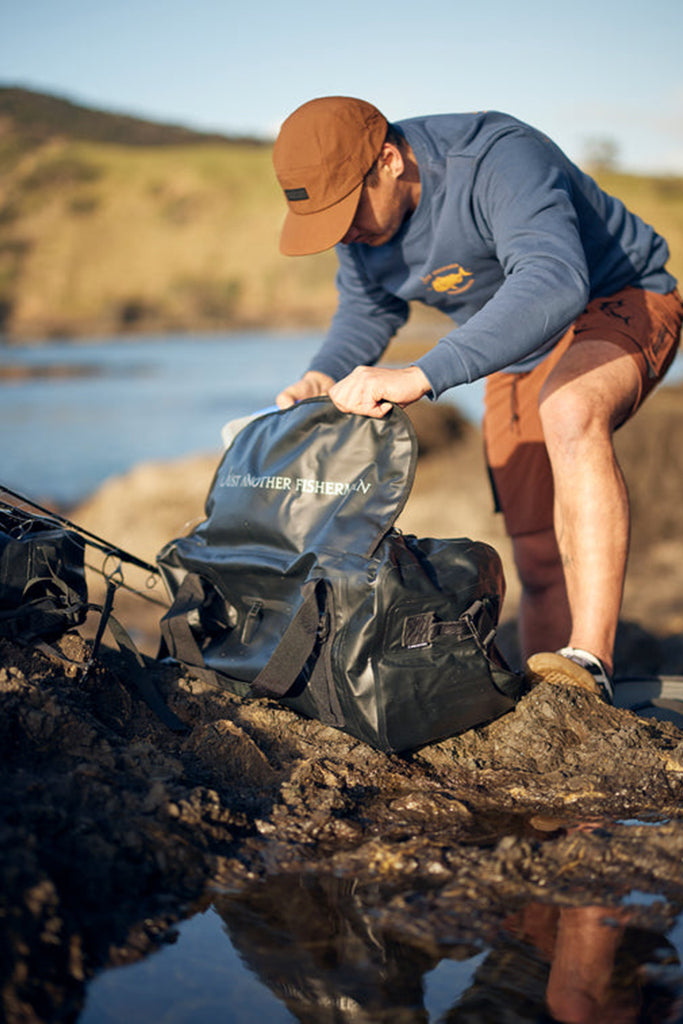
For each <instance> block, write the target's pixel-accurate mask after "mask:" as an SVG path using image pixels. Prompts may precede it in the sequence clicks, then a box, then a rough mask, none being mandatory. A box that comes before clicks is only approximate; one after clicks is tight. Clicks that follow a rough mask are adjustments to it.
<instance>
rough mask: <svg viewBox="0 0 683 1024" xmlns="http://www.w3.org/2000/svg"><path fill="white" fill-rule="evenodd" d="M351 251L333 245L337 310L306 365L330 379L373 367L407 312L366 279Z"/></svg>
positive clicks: (348, 247) (399, 301) (398, 301)
mask: <svg viewBox="0 0 683 1024" xmlns="http://www.w3.org/2000/svg"><path fill="white" fill-rule="evenodd" d="M354 248H355V247H354V246H352V245H338V246H337V257H338V259H339V269H338V271H337V293H338V296H339V300H338V305H337V311H336V313H335V315H334V317H333V318H332V323H331V325H330V329H329V331H328V332H327V336H326V338H325V341H324V342H323V345H322V347H321V348H320V349H319V351H318V352H317V354H316V355H315V357H314V358H313V361H312V362H311V364H310V366H309V370H319V371H321V372H322V373H327V374H329V376H330V377H332V378H333V379H334V380H341V379H342V377H345V376H346V375H347V374H348V373H351V371H352V370H354V369H355V368H356V366H373V365H374V364H375V363H376V362H377V360H378V359H379V358H380V356H381V355H382V353H383V352H384V350H385V348H386V347H387V345H388V344H389V342H390V341H391V339H392V337H393V336H394V334H395V333H396V331H397V330H398V329H399V327H402V326H403V324H404V323H405V322H406V320H407V319H408V313H409V306H408V303H407V302H405V301H404V300H403V299H400V298H398V297H397V296H395V295H392V294H390V293H389V292H387V291H385V290H384V289H383V288H381V287H380V286H379V285H377V284H374V283H373V282H371V281H370V280H369V279H368V276H367V275H366V274H365V272H364V270H363V266H362V263H361V261H360V259H359V258H358V257H357V256H356V255H355V253H354Z"/></svg>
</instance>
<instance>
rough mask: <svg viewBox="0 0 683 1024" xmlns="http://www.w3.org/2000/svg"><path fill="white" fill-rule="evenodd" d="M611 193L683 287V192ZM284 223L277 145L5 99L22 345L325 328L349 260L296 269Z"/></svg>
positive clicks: (2, 199) (629, 179) (625, 186)
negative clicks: (638, 218) (640, 224)
mask: <svg viewBox="0 0 683 1024" xmlns="http://www.w3.org/2000/svg"><path fill="white" fill-rule="evenodd" d="M601 178H602V183H603V184H604V185H605V187H607V188H608V189H609V190H611V191H613V192H614V193H616V194H617V195H619V196H621V197H622V198H623V199H624V200H625V201H626V202H627V204H628V205H629V206H631V208H632V209H634V210H635V211H636V212H638V213H640V214H641V215H642V216H643V217H644V218H645V219H646V220H647V221H649V222H650V223H652V224H653V225H654V226H655V227H656V228H657V229H658V230H660V231H661V232H662V233H664V234H665V235H666V237H667V238H668V240H669V243H670V246H671V250H672V261H671V267H672V270H673V272H674V273H677V274H678V276H679V277H683V178H682V179H678V178H677V179H671V178H667V179H663V178H639V177H634V176H627V175H620V174H615V173H613V172H612V173H609V174H608V173H605V174H604V175H602V176H601ZM283 216H284V203H283V200H282V195H281V192H280V190H279V187H278V185H277V182H276V180H275V177H274V174H273V171H272V165H271V148H270V145H269V144H266V143H264V142H258V141H257V140H248V139H241V140H234V139H228V138H224V137H221V136H218V135H206V134H204V135H202V134H201V133H196V132H191V131H189V130H188V129H185V128H180V127H177V126H164V125H155V124H153V123H151V122H145V121H140V120H138V119H135V118H129V117H126V116H123V115H116V114H105V113H102V112H99V111H92V110H87V109H86V108H83V107H79V106H77V105H75V104H72V103H70V102H69V101H66V100H60V99H57V98H55V97H49V96H42V95H40V94H36V93H30V92H28V91H27V90H20V89H0V331H2V332H4V334H5V336H6V337H7V338H8V339H9V340H12V341H14V340H17V341H19V340H27V339H33V338H50V337H70V336H84V335H88V336H96V335H107V334H118V333H121V332H126V331H130V332H143V331H144V332H149V331H167V330H174V331H182V330H215V329H230V328H239V327H250V326H254V327H256V326H268V327H280V326H282V327H286V326H292V325H297V326H321V325H322V324H324V323H325V321H326V320H327V318H328V317H329V315H330V313H331V311H332V309H333V306H334V267H335V258H334V255H333V254H332V253H325V254H322V255H320V256H312V257H305V258H299V259H291V258H286V257H283V256H281V255H280V254H279V251H278V246H277V239H278V234H279V229H280V224H281V222H282V218H283ZM421 322H424V321H421ZM429 333H430V334H432V335H433V333H434V332H429Z"/></svg>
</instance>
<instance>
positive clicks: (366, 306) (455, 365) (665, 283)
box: [309, 112, 676, 397]
mask: <svg viewBox="0 0 683 1024" xmlns="http://www.w3.org/2000/svg"><path fill="white" fill-rule="evenodd" d="M397 127H398V128H399V129H400V131H401V132H402V133H403V134H404V135H405V137H406V139H407V141H408V142H409V144H410V146H411V147H412V150H413V153H414V154H415V158H416V160H417V164H418V168H419V174H420V183H421V195H420V201H419V204H418V206H417V209H416V210H415V211H414V212H413V214H412V216H411V217H409V218H408V219H407V220H406V221H405V222H404V224H403V226H402V227H401V229H400V230H399V231H398V233H397V234H396V235H395V236H394V237H393V238H392V239H391V240H390V241H389V242H387V243H386V244H384V245H382V246H379V247H377V248H373V247H372V246H368V245H363V244H353V245H339V246H337V255H338V258H339V270H338V275H337V288H338V293H339V305H338V309H337V312H336V314H335V316H334V318H333V320H332V324H331V326H330V330H329V332H328V335H327V338H326V340H325V342H324V344H323V346H322V348H321V349H320V351H319V352H318V354H317V355H316V357H315V358H314V360H313V362H312V363H311V366H310V367H309V369H313V370H320V371H322V372H324V373H327V374H329V375H330V376H331V377H333V378H334V379H335V380H340V379H341V378H342V377H344V376H346V374H347V373H350V371H351V370H352V369H354V367H355V366H358V365H373V364H374V363H376V362H377V360H378V359H379V358H380V356H381V355H382V353H383V352H384V350H385V348H386V346H387V345H388V343H389V341H390V340H391V338H392V336H393V335H394V334H395V333H396V331H397V330H398V328H399V327H400V326H401V325H402V324H403V323H405V321H406V320H407V318H408V312H409V306H408V302H409V301H411V300H418V301H421V302H423V303H426V304H427V305H429V306H435V307H437V308H438V309H440V310H442V311H443V312H444V313H446V314H447V315H448V316H449V317H450V318H451V319H452V320H453V322H454V325H455V326H454V329H453V330H451V331H450V333H448V334H447V335H446V336H445V337H443V338H442V339H441V340H440V341H439V343H438V344H436V345H435V346H434V348H433V349H431V351H429V352H428V353H427V354H426V355H424V356H422V357H421V358H420V359H419V360H417V365H418V366H420V367H421V368H422V370H423V371H424V373H425V374H426V376H427V378H428V380H429V382H430V384H431V387H432V393H433V395H434V396H435V397H436V396H438V395H440V394H441V393H442V392H443V391H445V390H446V389H448V388H451V387H453V386H455V385H457V384H462V383H465V382H468V381H472V380H475V379H477V378H478V377H484V376H486V375H488V374H490V373H493V372H495V371H496V370H501V369H506V370H508V371H511V372H521V371H525V370H529V369H531V368H532V367H534V366H535V365H536V364H537V363H539V362H540V361H541V359H542V358H543V357H544V355H546V353H547V352H548V351H549V350H550V349H551V348H552V347H553V345H554V344H555V343H556V342H557V341H558V340H559V338H560V337H561V336H562V334H563V333H564V332H565V331H566V329H567V328H568V327H569V325H570V324H571V323H572V322H573V320H575V318H576V317H577V316H578V315H579V314H580V313H581V312H582V311H583V310H584V309H585V306H586V303H587V302H588V301H589V299H592V298H594V297H596V296H608V295H612V294H614V293H615V292H616V291H619V289H621V288H624V287H626V286H627V285H632V286H635V287H638V288H644V289H649V290H651V291H655V292H659V293H662V294H666V293H667V292H670V291H672V290H673V289H674V288H675V287H676V281H675V279H674V278H673V277H671V275H670V274H668V273H667V271H666V270H665V264H666V261H667V259H668V255H669V251H668V247H667V244H666V242H665V241H664V239H663V238H661V236H659V235H658V234H657V233H656V232H655V231H654V230H653V229H652V228H651V227H650V226H649V225H647V224H645V223H644V222H643V221H642V220H640V218H639V217H636V216H635V215H634V214H632V213H630V212H629V211H628V210H627V209H626V207H625V206H624V205H623V203H621V202H620V201H619V200H618V199H615V198H614V197H612V196H610V195H608V194H607V193H606V192H603V191H602V190H601V189H600V188H599V187H598V185H597V184H596V183H595V181H593V179H592V178H590V177H589V176H588V175H586V174H584V173H583V172H582V171H581V170H579V168H578V167H576V166H575V165H574V164H573V163H572V162H571V161H570V160H569V159H568V158H567V157H566V156H565V155H564V154H563V153H562V151H561V150H560V149H558V147H557V146H556V145H554V143H552V142H551V141H550V140H549V139H548V138H546V136H544V135H543V134H541V133H540V132H538V131H536V130H535V129H533V128H531V127H529V126H528V125H525V124H523V123H522V122H520V121H517V120H516V119H515V118H512V117H509V116H508V115H506V114H501V113H496V112H488V113H477V114H442V115H436V116H433V117H420V118H413V119H411V120H407V121H401V122H399V123H398V125H397Z"/></svg>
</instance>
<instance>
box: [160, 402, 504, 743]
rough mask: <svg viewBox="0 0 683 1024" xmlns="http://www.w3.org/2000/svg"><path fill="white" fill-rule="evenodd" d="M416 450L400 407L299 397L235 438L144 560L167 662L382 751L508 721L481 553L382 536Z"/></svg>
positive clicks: (498, 575)
mask: <svg viewBox="0 0 683 1024" xmlns="http://www.w3.org/2000/svg"><path fill="white" fill-rule="evenodd" d="M416 453H417V442H416V438H415V434H414V431H413V428H412V425H411V423H410V420H409V419H408V417H407V416H406V415H405V413H403V412H402V410H400V409H398V408H395V409H393V410H392V412H391V413H390V414H389V415H388V416H386V417H384V418H383V419H381V420H376V419H371V418H368V417H362V416H356V415H352V414H344V413H341V412H339V411H338V410H337V409H336V407H335V406H334V405H333V404H332V403H331V402H330V401H329V400H328V399H311V400H308V401H305V402H301V403H299V404H298V405H296V406H294V407H293V408H291V409H287V410H283V411H277V412H273V413H268V414H267V415H264V416H262V417H259V418H257V419H255V420H253V421H251V422H250V423H248V424H247V425H246V426H245V427H244V428H243V429H242V430H241V431H240V432H239V433H238V434H237V435H236V437H235V438H234V439H233V441H232V444H231V445H230V447H229V448H228V450H227V451H226V453H225V455H224V457H223V459H222V461H221V463H220V465H219V467H218V470H217V472H216V475H215V477H214V480H213V483H212V485H211V488H210V492H209V496H208V498H207V503H206V519H205V521H204V522H202V523H201V524H200V525H199V526H198V527H197V528H196V529H195V530H194V531H193V532H192V533H191V534H190V535H189V536H188V537H182V538H179V539H177V540H174V541H172V542H171V543H170V544H168V545H166V547H165V548H164V549H163V550H162V551H161V552H160V553H159V556H158V564H159V567H160V569H161V572H162V574H163V576H164V579H165V580H166V583H167V586H168V589H169V591H170V593H171V596H172V598H173V604H172V607H171V609H170V610H169V612H168V613H167V615H166V616H165V617H164V619H163V620H162V633H163V636H164V644H165V653H168V654H170V656H171V657H174V658H177V659H178V660H179V661H183V662H185V663H186V664H188V665H191V666H193V667H194V668H195V669H196V670H197V671H198V672H199V673H201V674H205V675H206V674H207V673H208V674H209V675H210V677H211V678H212V679H213V680H214V681H215V682H217V683H218V684H219V685H224V686H225V687H226V688H228V689H231V690H233V691H234V692H236V693H238V694H241V695H243V696H246V697H255V696H263V695H268V696H271V697H276V698H278V699H280V700H281V701H282V702H283V703H284V704H286V705H288V706H289V707H292V708H294V709H295V710H298V711H300V712H302V713H304V714H307V715H310V716H312V717H316V718H319V719H321V720H322V721H323V722H326V723H327V724H329V725H334V726H336V727H339V728H342V729H344V730H346V731H347V732H350V733H352V734H353V735H355V736H358V737H359V738H360V739H363V740H365V741H366V742H368V743H370V744H372V745H373V746H375V747H378V748H380V749H383V750H406V749H409V748H412V747H417V746H420V745H422V744H424V743H428V742H431V741H433V740H435V739H440V738H443V737H444V736H447V735H452V734H454V733H457V732H460V731H462V730H463V729H467V728H470V727H471V726H473V725H476V724H479V723H481V722H484V721H488V720H490V719H492V718H495V717H496V716H497V715H499V714H502V713H503V712H504V711H507V710H509V709H510V708H511V707H513V706H514V703H515V700H516V698H517V697H518V695H519V693H520V692H521V679H520V677H518V676H517V675H516V674H514V673H512V672H510V671H509V670H508V669H507V668H506V667H505V665H504V664H503V661H502V659H501V658H500V656H499V654H498V653H497V651H496V648H495V642H494V636H495V627H496V624H497V621H498V615H499V612H500V607H501V604H502V600H503V595H504V580H503V573H502V567H501V564H500V559H499V557H498V555H497V553H496V552H495V551H494V549H493V548H491V547H489V546H488V545H486V544H481V543H479V542H476V541H471V540H469V539H467V538H460V539H458V540H418V539H417V538H415V537H404V536H402V535H401V534H399V533H398V532H397V531H396V530H395V529H394V528H393V524H394V521H395V519H396V517H397V516H398V515H399V513H400V511H401V510H402V508H403V506H404V504H405V501H406V500H407V498H408V495H409V493H410V488H411V486H412V483H413V476H414V471H415V463H416V458H417V454H416Z"/></svg>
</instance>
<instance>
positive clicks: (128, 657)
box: [83, 580, 190, 733]
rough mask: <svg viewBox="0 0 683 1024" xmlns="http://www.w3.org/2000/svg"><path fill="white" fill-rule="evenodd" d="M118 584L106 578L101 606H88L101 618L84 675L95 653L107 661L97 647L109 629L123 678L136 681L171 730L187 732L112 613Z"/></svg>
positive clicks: (95, 656)
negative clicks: (122, 668)
mask: <svg viewBox="0 0 683 1024" xmlns="http://www.w3.org/2000/svg"><path fill="white" fill-rule="evenodd" d="M117 586H118V584H117V583H116V582H115V581H113V580H110V581H109V583H108V585H107V592H106V594H105V598H104V605H103V606H102V608H98V607H97V606H96V605H90V607H91V608H94V609H96V610H97V611H99V612H100V620H99V622H98V624H97V632H96V634H95V639H94V641H93V646H92V652H91V655H90V661H89V662H88V664H87V665H86V668H85V672H84V676H83V678H86V677H87V675H88V673H89V672H91V671H92V669H93V667H94V664H95V660H96V658H97V657H98V656H99V657H100V660H105V661H106V657H103V652H102V651H101V650H100V648H101V643H102V637H103V636H104V632H105V630H106V629H108V630H109V632H110V633H111V635H112V637H113V638H114V641H115V643H116V646H117V647H118V649H119V653H120V655H121V658H122V660H123V663H124V665H125V681H127V680H130V681H131V682H133V683H134V684H135V686H136V687H137V690H138V692H139V694H140V696H141V697H142V699H143V700H144V702H145V703H146V704H147V706H148V707H149V708H151V710H152V711H153V712H154V713H155V714H156V716H157V718H159V719H160V720H161V721H162V722H163V723H164V725H166V726H167V727H168V728H169V729H171V730H172V731H173V732H177V733H188V732H189V731H190V730H189V727H188V726H187V725H186V724H185V722H183V721H182V719H180V718H178V716H177V715H176V714H175V712H174V711H171V709H170V708H169V706H168V704H167V703H166V701H165V700H164V698H163V697H162V695H161V693H160V692H159V690H158V689H157V687H156V684H155V682H154V680H153V679H152V678H151V676H150V673H149V670H148V668H147V666H146V665H145V662H144V659H143V657H142V655H141V654H140V652H139V650H138V649H137V647H136V645H135V642H134V641H133V639H132V638H131V636H130V634H129V633H128V631H127V630H126V629H125V627H124V626H122V625H121V623H120V622H119V620H118V619H117V618H116V617H115V616H114V615H113V614H112V609H113V607H114V596H115V594H116V589H117ZM108 667H109V669H110V670H111V671H113V672H114V674H115V675H117V672H116V668H115V667H114V666H113V665H111V664H110V665H109V666H108ZM122 681H123V680H122Z"/></svg>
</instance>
